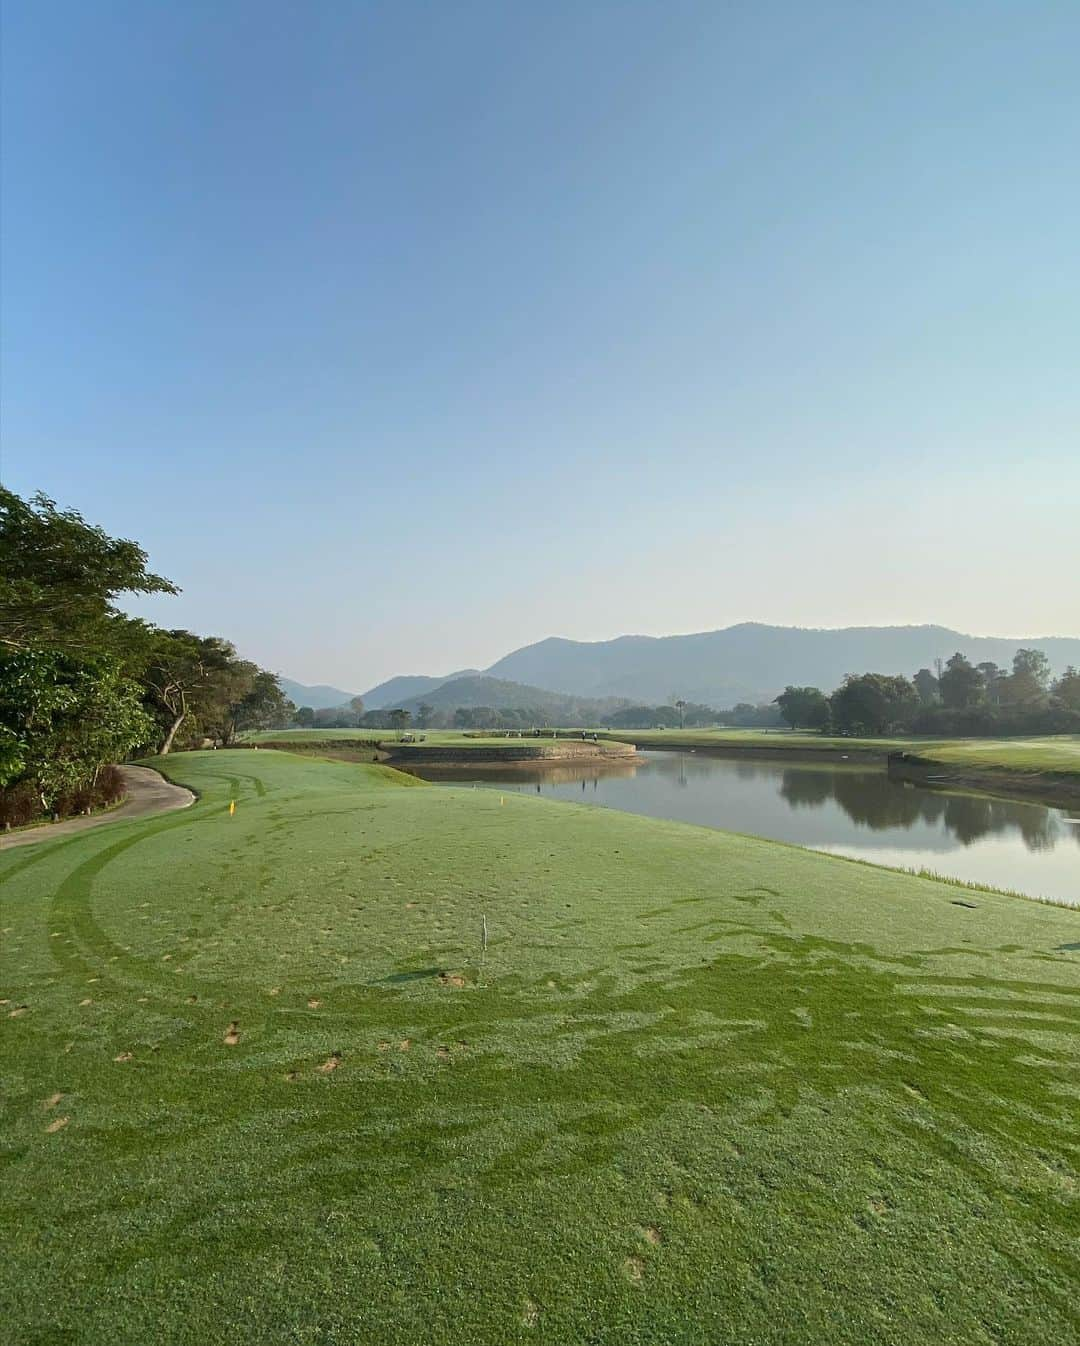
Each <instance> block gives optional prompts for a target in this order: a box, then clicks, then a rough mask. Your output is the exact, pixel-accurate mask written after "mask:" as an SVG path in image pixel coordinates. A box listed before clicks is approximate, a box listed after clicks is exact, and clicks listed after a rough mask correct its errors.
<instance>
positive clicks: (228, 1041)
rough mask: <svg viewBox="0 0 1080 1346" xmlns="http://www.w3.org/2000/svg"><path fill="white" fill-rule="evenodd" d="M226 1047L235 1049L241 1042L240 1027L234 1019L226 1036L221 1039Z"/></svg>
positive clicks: (226, 1031)
mask: <svg viewBox="0 0 1080 1346" xmlns="http://www.w3.org/2000/svg"><path fill="white" fill-rule="evenodd" d="M221 1040H222V1042H224V1044H225V1046H226V1047H235V1046H236V1045H237V1044H238V1043H239V1041H240V1025H239V1024H238V1023H237V1021H236V1020H235V1019H234V1020H233V1021H232V1023H231V1024H229V1026H228V1028H227V1029H226V1030H225V1036H224V1037H223V1038H222V1039H221Z"/></svg>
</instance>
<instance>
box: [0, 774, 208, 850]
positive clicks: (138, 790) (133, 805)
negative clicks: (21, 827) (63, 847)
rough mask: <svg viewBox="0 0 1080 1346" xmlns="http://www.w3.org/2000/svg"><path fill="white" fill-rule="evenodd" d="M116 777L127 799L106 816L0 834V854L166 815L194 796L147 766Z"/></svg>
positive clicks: (97, 814) (192, 801) (100, 815)
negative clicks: (132, 820) (55, 838)
mask: <svg viewBox="0 0 1080 1346" xmlns="http://www.w3.org/2000/svg"><path fill="white" fill-rule="evenodd" d="M120 774H121V775H122V776H123V778H124V781H125V783H126V785H127V799H125V800H124V802H123V803H122V804H121V805H120V807H119V808H115V809H112V810H111V811H110V812H109V813H95V814H92V815H91V816H90V817H89V818H86V817H81V818H65V819H64V821H63V822H62V823H46V824H45V825H43V826H42V827H31V828H28V829H27V831H25V832H11V833H10V834H7V835H5V834H4V833H3V832H0V851H6V850H10V849H11V848H12V847H14V846H32V845H33V844H34V842H35V841H50V840H51V839H52V838H53V837H67V836H71V835H72V833H74V832H85V831H86V829H87V828H88V827H104V826H105V824H106V823H119V822H127V821H129V820H130V819H132V818H148V817H150V816H151V815H152V814H154V813H169V812H171V811H172V810H173V809H186V808H187V807H188V806H189V805H190V804H194V802H195V796H194V795H193V794H192V793H191V791H190V790H185V789H184V787H183V786H182V785H170V784H169V782H168V781H167V780H166V779H165V777H164V776H162V775H159V773H158V772H156V771H152V770H151V769H150V767H148V766H122V767H121V768H120Z"/></svg>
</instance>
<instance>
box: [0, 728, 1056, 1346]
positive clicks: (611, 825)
mask: <svg viewBox="0 0 1080 1346" xmlns="http://www.w3.org/2000/svg"><path fill="white" fill-rule="evenodd" d="M165 765H166V768H167V770H168V771H169V773H170V775H171V776H172V777H173V778H174V779H176V780H178V781H180V782H182V783H184V784H189V785H191V786H192V787H193V788H194V789H196V790H197V791H198V792H199V793H200V795H201V798H200V800H199V802H198V803H196V804H195V805H194V806H193V807H192V808H191V809H189V810H186V811H185V812H183V813H179V814H172V815H168V816H165V817H162V818H160V819H156V820H153V821H143V822H133V823H118V824H116V825H115V826H114V827H102V828H99V829H98V830H96V831H92V832H88V833H86V834H84V835H82V836H80V837H76V838H72V839H66V840H65V839H58V840H56V841H54V842H45V843H42V844H41V845H39V846H37V847H33V848H30V849H29V850H25V851H19V852H12V853H11V854H8V855H0V880H2V881H3V888H2V890H0V898H2V903H3V917H2V925H3V927H4V941H5V948H4V953H3V963H2V973H3V989H2V991H0V996H2V997H3V998H4V999H5V1000H6V1001H7V1002H8V1003H6V1004H5V1005H3V1006H2V1007H0V1013H2V1016H3V1017H0V1035H2V1047H3V1061H4V1085H5V1088H4V1098H3V1142H2V1146H3V1148H2V1156H3V1159H4V1161H5V1163H4V1167H3V1195H2V1201H3V1222H4V1229H5V1234H4V1244H3V1251H4V1257H3V1262H2V1264H0V1304H2V1306H3V1314H2V1317H0V1323H2V1324H3V1326H2V1329H0V1335H2V1336H3V1338H4V1340H10V1341H12V1342H26V1343H31V1342H33V1343H84V1342H85V1343H102V1346H104V1344H105V1343H110V1344H111V1343H128V1342H132V1343H135V1342H138V1343H143V1342H151V1343H155V1346H164V1344H165V1343H173V1342H178V1343H179V1342H183V1343H189V1342H190V1343H200V1344H201V1346H205V1344H207V1343H217V1342H230V1343H231V1342H237V1343H240V1342H243V1343H247V1342H266V1343H278V1342H305V1343H307V1342H311V1343H335V1344H336V1343H341V1344H342V1346H344V1344H345V1343H348V1344H349V1346H354V1344H355V1343H377V1344H378V1346H383V1344H384V1343H386V1344H390V1343H440V1344H441V1343H458V1344H462V1346H464V1344H466V1343H484V1344H485V1346H486V1344H487V1343H491V1344H492V1346H496V1344H501V1343H507V1342H529V1341H536V1342H539V1341H543V1342H549V1343H560V1344H563V1343H579V1342H581V1343H597V1344H600V1343H604V1346H607V1344H608V1343H646V1342H648V1343H658V1344H659V1343H664V1344H665V1346H671V1344H674V1343H679V1344H681V1343H695V1344H700V1346H717V1344H718V1343H728V1342H732V1343H735V1342H737V1343H777V1344H779V1343H785V1344H787V1343H814V1346H818V1343H859V1344H860V1346H862V1344H863V1343H869V1342H874V1343H897V1346H900V1344H901V1343H903V1346H910V1344H911V1343H933V1346H942V1344H943V1343H973V1344H975V1343H978V1344H979V1346H983V1344H986V1346H989V1344H990V1343H1016V1346H1037V1344H1038V1343H1066V1342H1074V1341H1077V1340H1078V1339H1080V1302H1078V1296H1077V1286H1078V1284H1080V1256H1078V1236H1080V1219H1078V1209H1077V1192H1078V1186H1077V1184H1078V1157H1080V1128H1078V1125H1077V1117H1078V1113H1080V915H1078V914H1077V912H1075V911H1070V910H1067V909H1063V908H1055V907H1051V906H1046V905H1042V904H1038V903H1034V902H1027V901H1024V900H1022V899H1017V898H1007V897H1003V896H997V895H993V894H988V893H985V894H984V893H981V892H972V891H969V890H965V889H960V888H956V887H951V886H947V885H943V884H939V883H935V882H933V881H930V880H923V879H915V878H911V877H908V876H905V875H900V874H895V873H891V872H888V871H884V870H876V869H873V868H870V867H867V866H862V865H856V864H851V863H847V862H844V861H842V860H836V859H832V858H830V857H827V856H822V855H817V854H813V853H810V852H805V851H801V850H797V849H794V848H789V847H784V846H779V845H776V844H773V843H769V842H764V841H758V840H754V839H751V838H746V837H740V836H733V835H728V834H724V833H720V832H712V831H707V830H703V829H698V828H694V827H689V826H684V825H680V824H673V823H665V822H659V821H654V820H651V819H645V818H638V817H633V816H630V815H626V814H619V813H614V812H607V811H603V810H591V809H586V808H578V807H574V806H569V805H561V804H554V803H550V802H548V801H546V800H543V799H540V798H533V797H527V796H519V795H515V794H508V795H506V796H505V800H503V798H502V797H500V795H499V794H498V793H497V792H496V791H491V790H476V791H474V790H470V789H465V788H463V789H451V788H442V787H438V788H437V787H427V786H423V785H420V784H417V783H415V782H413V781H412V780H411V778H407V777H406V778H403V777H401V776H399V775H397V773H394V772H391V771H389V770H388V769H386V768H381V767H371V766H365V765H352V764H345V763H327V762H321V761H318V760H313V759H310V758H303V757H298V756H295V755H290V754H286V753H276V752H271V751H260V752H258V753H254V752H251V751H250V750H245V751H235V752H217V753H194V754H184V755H179V756H176V757H173V758H169V759H168V760H167V762H166V763H165ZM231 799H235V800H236V801H237V808H236V812H235V815H234V816H230V815H229V812H228V804H229V801H230V800H231ZM482 915H486V917H487V924H488V931H489V946H488V949H487V954H486V958H482V957H481V948H480V929H481V916H482Z"/></svg>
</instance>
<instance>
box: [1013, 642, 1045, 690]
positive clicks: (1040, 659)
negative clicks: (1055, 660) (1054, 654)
mask: <svg viewBox="0 0 1080 1346" xmlns="http://www.w3.org/2000/svg"><path fill="white" fill-rule="evenodd" d="M1021 675H1023V676H1025V677H1029V678H1030V679H1031V680H1032V682H1033V683H1034V684H1035V685H1036V686H1037V687H1039V688H1040V689H1041V690H1043V691H1045V690H1046V688H1047V686H1048V685H1049V682H1050V660H1049V659H1047V657H1046V655H1045V654H1044V653H1043V652H1042V650H1024V649H1020V650H1017V651H1016V653H1015V654H1014V655H1013V677H1014V678H1015V677H1019V676H1021Z"/></svg>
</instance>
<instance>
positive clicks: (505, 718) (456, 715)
mask: <svg viewBox="0 0 1080 1346" xmlns="http://www.w3.org/2000/svg"><path fill="white" fill-rule="evenodd" d="M560 709H562V708H560ZM293 723H294V724H296V725H298V726H301V727H303V728H314V729H348V728H362V729H394V730H398V731H401V730H405V729H410V728H415V729H421V730H423V729H504V730H507V731H519V730H527V729H534V728H544V727H549V726H552V725H556V726H559V725H565V726H572V725H578V726H582V725H589V726H593V727H604V728H608V729H615V730H618V729H672V728H676V727H678V728H680V729H684V728H687V729H696V728H704V727H707V726H717V725H723V726H733V727H736V728H745V729H768V728H773V727H777V726H780V725H782V724H787V725H789V726H790V727H791V728H792V729H809V730H818V731H820V732H821V733H824V734H855V735H871V736H876V735H881V734H930V735H940V736H942V737H951V736H955V735H959V736H962V737H965V738H978V737H993V736H995V735H1007V734H1068V733H1078V732H1080V673H1078V672H1077V670H1076V669H1075V668H1073V667H1072V666H1070V667H1068V668H1067V669H1066V670H1065V672H1064V673H1063V674H1062V675H1061V677H1060V678H1058V679H1057V680H1056V681H1054V680H1053V678H1052V676H1051V671H1050V664H1049V661H1048V659H1047V657H1046V655H1045V654H1044V653H1043V651H1041V650H1030V649H1019V650H1017V651H1016V654H1015V656H1014V657H1013V665H1012V670H1011V671H1008V670H1005V669H1002V668H999V667H998V666H997V665H996V664H991V663H982V664H977V665H973V664H971V663H969V661H968V660H967V659H966V658H965V657H964V655H963V654H960V653H957V654H954V655H953V657H952V658H951V659H950V660H949V661H948V663H946V664H943V665H942V667H941V668H940V669H939V671H938V672H937V673H936V674H935V673H933V672H931V671H930V669H928V668H921V669H919V671H918V672H917V673H916V674H915V676H914V677H913V678H906V677H903V676H898V675H894V674H887V673H849V674H848V676H847V677H846V678H845V679H844V681H843V683H842V684H841V685H840V686H839V687H838V688H836V690H835V691H833V692H831V693H829V694H826V693H825V692H823V691H822V690H821V688H819V687H791V686H789V687H787V688H785V690H784V691H783V692H782V693H781V694H780V695H779V696H778V697H776V699H775V700H774V701H773V702H772V703H771V704H769V705H759V706H754V705H750V704H749V703H746V702H744V703H740V704H739V705H737V706H734V707H732V708H731V709H730V710H717V709H715V708H714V707H712V706H706V705H700V704H697V703H695V702H690V701H684V700H683V699H681V698H680V697H676V696H673V697H672V699H671V702H670V704H667V705H661V706H625V707H621V708H620V709H618V710H615V711H612V712H610V713H609V714H606V715H602V716H596V717H595V718H588V717H585V718H575V717H574V716H572V715H571V716H569V717H568V716H567V715H566V714H565V713H564V714H561V715H560V714H558V713H557V712H556V713H553V708H552V706H551V705H528V706H515V707H510V708H506V707H493V706H470V707H465V706H459V707H457V708H455V709H443V708H439V709H437V708H436V707H434V706H431V705H428V704H425V703H421V704H420V705H419V706H418V707H417V709H416V710H415V711H413V710H410V709H409V708H408V707H397V708H396V709H393V710H391V709H381V710H372V711H365V710H364V708H363V701H362V700H361V698H360V697H354V698H353V700H352V701H351V702H350V704H349V705H348V706H342V707H340V708H338V709H336V710H312V708H311V707H310V706H301V707H300V709H299V710H298V711H297V712H296V715H295V718H294V721H293Z"/></svg>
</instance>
